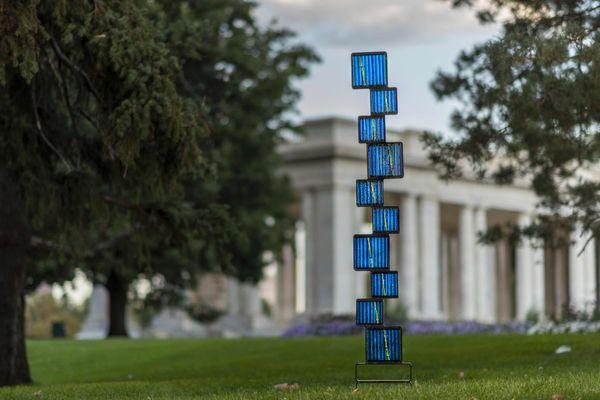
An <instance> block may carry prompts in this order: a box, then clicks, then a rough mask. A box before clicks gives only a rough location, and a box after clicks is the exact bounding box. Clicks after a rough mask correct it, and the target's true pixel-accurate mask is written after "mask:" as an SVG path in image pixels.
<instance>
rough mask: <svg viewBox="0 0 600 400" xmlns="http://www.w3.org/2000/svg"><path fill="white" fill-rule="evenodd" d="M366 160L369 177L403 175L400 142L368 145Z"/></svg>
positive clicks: (398, 176)
mask: <svg viewBox="0 0 600 400" xmlns="http://www.w3.org/2000/svg"><path fill="white" fill-rule="evenodd" d="M367 162H368V164H369V177H370V178H402V176H403V175H404V165H403V155H402V143H382V144H371V145H368V149H367Z"/></svg>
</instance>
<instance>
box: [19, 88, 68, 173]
mask: <svg viewBox="0 0 600 400" xmlns="http://www.w3.org/2000/svg"><path fill="white" fill-rule="evenodd" d="M30 93H31V108H32V109H33V116H34V118H35V127H36V128H37V131H38V133H39V134H40V136H41V137H42V140H44V142H45V143H46V145H48V147H50V149H51V150H52V151H53V152H54V153H55V154H56V155H57V156H58V157H59V158H60V159H61V161H62V162H63V164H64V165H65V167H66V168H67V171H68V172H71V171H73V170H74V168H73V166H72V165H71V163H69V162H68V161H67V159H66V158H65V157H64V156H63V155H62V153H61V152H60V151H59V150H58V149H57V148H56V146H54V144H52V142H51V141H50V139H48V137H47V136H46V134H45V133H44V129H43V127H42V122H41V121H40V115H39V113H38V105H37V97H36V94H35V79H34V80H32V81H31V88H30Z"/></svg>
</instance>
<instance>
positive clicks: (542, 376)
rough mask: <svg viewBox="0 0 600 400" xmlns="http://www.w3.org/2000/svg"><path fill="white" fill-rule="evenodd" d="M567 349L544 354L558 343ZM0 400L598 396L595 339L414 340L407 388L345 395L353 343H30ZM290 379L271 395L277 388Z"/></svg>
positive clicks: (599, 339)
mask: <svg viewBox="0 0 600 400" xmlns="http://www.w3.org/2000/svg"><path fill="white" fill-rule="evenodd" d="M563 344H564V345H569V346H571V347H572V352H570V353H567V354H560V355H557V354H554V351H555V349H556V348H557V347H558V346H560V345H563ZM28 349H29V355H30V363H31V368H32V371H33V376H34V379H35V381H36V383H35V385H32V386H29V387H19V388H11V389H0V399H144V400H148V399H151V400H155V399H200V398H202V399H204V398H209V399H211V398H212V399H264V398H272V399H283V398H286V399H304V398H318V399H333V398H356V399H380V398H390V399H399V398H402V399H473V398H477V399H512V398H515V399H523V398H528V399H552V398H553V396H555V395H559V396H561V397H555V398H557V399H560V398H564V399H578V398H581V399H600V335H591V334H590V335H562V336H517V335H500V336H491V335H471V336H452V337H447V336H416V337H409V338H407V340H406V352H405V358H406V359H408V360H411V361H413V362H414V364H415V367H416V369H415V377H416V380H417V383H416V384H415V385H414V386H412V387H409V386H398V385H383V386H382V385H378V386H374V385H361V386H360V389H359V390H358V391H357V392H353V389H354V386H353V377H354V362H355V361H356V360H360V359H361V358H362V357H363V354H362V349H363V347H362V338H361V337H344V338H316V339H241V340H226V339H208V340H136V341H134V340H107V341H86V342H77V341H32V342H29V347H28ZM283 382H288V383H298V385H299V388H298V389H296V390H292V391H281V390H277V389H274V388H273V386H274V385H276V384H279V383H283Z"/></svg>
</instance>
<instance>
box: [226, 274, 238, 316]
mask: <svg viewBox="0 0 600 400" xmlns="http://www.w3.org/2000/svg"><path fill="white" fill-rule="evenodd" d="M240 303H241V302H240V283H239V281H238V280H237V279H235V278H228V279H227V314H230V315H238V314H239V313H240V310H241V307H240Z"/></svg>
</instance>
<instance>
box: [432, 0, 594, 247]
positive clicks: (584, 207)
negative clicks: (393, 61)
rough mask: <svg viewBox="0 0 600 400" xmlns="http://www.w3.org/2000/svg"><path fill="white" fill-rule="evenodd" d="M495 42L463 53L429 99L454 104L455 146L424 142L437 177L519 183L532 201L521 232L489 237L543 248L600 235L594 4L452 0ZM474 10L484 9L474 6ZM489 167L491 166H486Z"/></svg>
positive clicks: (582, 0)
mask: <svg viewBox="0 0 600 400" xmlns="http://www.w3.org/2000/svg"><path fill="white" fill-rule="evenodd" d="M452 3H453V5H454V6H456V7H462V6H469V7H474V8H476V10H477V14H478V16H479V18H480V20H481V21H482V22H483V23H499V24H501V26H502V30H501V33H500V34H499V35H498V36H496V37H494V38H492V39H490V40H488V41H486V42H484V43H482V44H480V45H476V46H475V47H473V48H472V49H470V50H468V51H463V52H462V53H461V54H460V56H459V57H458V58H457V60H456V62H455V70H454V71H453V72H439V73H438V75H437V77H436V78H435V80H434V81H433V82H432V85H431V86H432V89H433V91H434V93H435V94H436V95H437V97H438V98H439V99H454V100H457V101H458V102H459V104H460V105H459V107H458V108H457V109H456V111H455V112H454V113H453V115H452V126H453V128H454V129H455V130H456V131H457V132H458V133H459V136H458V137H457V138H450V139H448V138H444V137H443V136H442V135H440V134H433V133H430V134H428V135H427V136H426V138H425V141H426V144H427V146H428V147H429V150H430V158H431V160H432V161H433V162H434V163H436V164H437V165H438V166H440V167H442V170H443V172H444V176H445V177H447V178H453V177H457V176H460V175H461V174H463V173H464V172H465V169H467V168H468V169H472V173H474V174H475V175H476V176H477V177H479V178H486V179H493V180H494V181H495V182H497V183H500V184H508V183H512V182H514V181H515V180H520V179H524V180H526V181H528V182H530V184H531V187H532V189H533V190H534V192H535V193H536V195H537V196H538V197H539V199H540V202H539V205H538V214H537V218H536V219H535V220H534V222H533V224H532V225H531V226H529V227H525V228H523V227H521V228H519V227H514V226H513V227H508V229H504V230H496V231H495V234H492V237H490V238H493V236H495V237H498V236H499V235H515V236H516V237H518V236H519V235H521V234H526V235H529V236H534V237H539V238H544V239H552V238H553V235H554V233H556V231H557V230H565V229H566V230H572V229H573V227H574V226H579V227H580V228H581V229H583V231H584V232H586V233H587V235H588V237H590V238H591V237H593V236H594V235H596V236H597V235H599V234H600V201H599V199H600V170H599V164H598V163H599V160H600V130H599V129H598V128H599V122H600V4H598V2H597V1H593V0H491V1H489V2H486V3H480V2H474V1H471V0H454V1H452ZM482 4H483V5H482ZM492 160H494V162H491V161H492Z"/></svg>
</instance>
